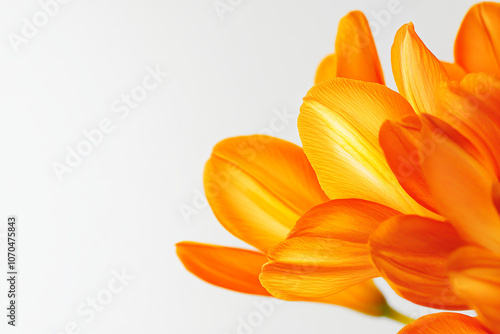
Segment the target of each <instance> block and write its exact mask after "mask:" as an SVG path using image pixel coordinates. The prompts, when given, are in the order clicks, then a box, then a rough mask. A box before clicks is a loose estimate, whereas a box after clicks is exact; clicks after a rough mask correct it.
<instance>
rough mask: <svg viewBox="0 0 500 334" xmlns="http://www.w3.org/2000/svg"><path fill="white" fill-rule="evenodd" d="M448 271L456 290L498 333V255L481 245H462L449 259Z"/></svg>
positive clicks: (499, 282) (499, 274)
mask: <svg viewBox="0 0 500 334" xmlns="http://www.w3.org/2000/svg"><path fill="white" fill-rule="evenodd" d="M449 270H450V278H451V281H452V283H453V287H454V289H455V291H456V293H457V294H458V295H459V296H461V297H463V298H464V299H466V300H468V301H469V303H470V304H471V305H472V306H473V307H474V309H475V310H476V311H477V313H478V315H479V319H480V320H481V321H483V322H484V323H485V324H486V325H487V326H488V327H489V328H490V329H491V330H492V331H493V332H494V333H500V317H499V316H498V315H499V314H500V256H499V255H498V254H495V253H493V252H490V251H488V250H486V249H482V248H477V247H466V248H462V249H460V250H458V251H457V252H456V253H455V254H453V256H452V257H451V258H450V260H449Z"/></svg>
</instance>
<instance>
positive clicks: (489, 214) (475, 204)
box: [422, 128, 500, 251]
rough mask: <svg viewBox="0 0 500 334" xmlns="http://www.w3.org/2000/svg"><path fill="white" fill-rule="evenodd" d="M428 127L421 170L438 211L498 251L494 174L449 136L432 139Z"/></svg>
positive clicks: (499, 223)
mask: <svg viewBox="0 0 500 334" xmlns="http://www.w3.org/2000/svg"><path fill="white" fill-rule="evenodd" d="M430 132H431V131H430V130H429V129H428V128H427V130H426V131H424V135H423V138H424V139H423V140H428V141H429V142H430V143H432V144H433V150H432V151H430V152H429V153H428V154H427V155H426V157H425V160H424V161H423V164H422V169H423V172H424V176H425V178H426V180H427V182H428V184H429V188H430V190H431V193H432V195H433V197H434V199H435V201H436V206H437V208H438V210H439V212H440V213H441V214H442V215H443V216H445V217H446V218H447V219H448V220H449V221H450V222H451V223H452V224H453V225H454V226H455V228H456V229H457V231H458V232H459V233H460V235H461V236H462V237H463V238H464V239H466V240H468V241H470V242H473V243H477V244H480V245H484V246H485V247H487V248H489V249H491V250H494V251H500V216H499V215H498V212H497V211H496V209H495V206H494V204H493V201H492V188H493V185H494V184H496V183H497V182H498V180H497V178H496V176H495V174H494V173H493V172H492V171H490V170H488V169H487V168H485V167H484V166H483V165H482V164H481V163H479V162H478V161H477V160H476V159H474V158H473V157H472V156H471V155H469V154H468V153H467V152H466V151H465V150H463V149H462V148H461V147H460V146H459V145H457V143H455V142H453V141H452V140H451V139H450V138H448V137H446V136H443V137H442V138H441V139H440V140H432V139H431V138H432V137H431V134H430Z"/></svg>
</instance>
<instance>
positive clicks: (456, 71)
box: [441, 61, 467, 81]
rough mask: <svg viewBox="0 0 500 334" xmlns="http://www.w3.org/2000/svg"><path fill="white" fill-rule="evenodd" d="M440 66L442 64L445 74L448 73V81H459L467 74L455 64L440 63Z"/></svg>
mask: <svg viewBox="0 0 500 334" xmlns="http://www.w3.org/2000/svg"><path fill="white" fill-rule="evenodd" d="M441 64H443V66H444V69H445V70H446V73H448V76H449V77H450V80H454V81H460V80H462V79H463V78H464V77H465V75H466V74H467V72H465V70H464V69H463V68H462V67H461V66H460V65H458V64H456V63H448V62H445V61H441Z"/></svg>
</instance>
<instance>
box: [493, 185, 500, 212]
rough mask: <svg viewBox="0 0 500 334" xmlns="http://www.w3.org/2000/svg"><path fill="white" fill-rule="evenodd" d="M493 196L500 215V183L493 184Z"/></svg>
mask: <svg viewBox="0 0 500 334" xmlns="http://www.w3.org/2000/svg"><path fill="white" fill-rule="evenodd" d="M491 196H492V197H493V205H494V206H495V208H496V209H497V212H498V214H499V215H500V183H497V184H495V185H493V190H492V191H491Z"/></svg>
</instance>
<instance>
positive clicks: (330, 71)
mask: <svg viewBox="0 0 500 334" xmlns="http://www.w3.org/2000/svg"><path fill="white" fill-rule="evenodd" d="M336 76H337V56H336V55H335V54H331V55H328V56H326V57H325V58H324V59H323V60H322V61H321V63H320V64H319V66H318V70H317V71H316V77H315V78H314V83H320V82H322V81H325V80H330V79H333V78H335V77H336Z"/></svg>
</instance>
